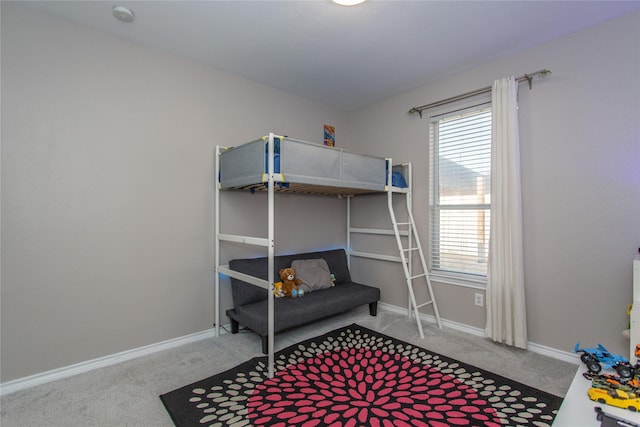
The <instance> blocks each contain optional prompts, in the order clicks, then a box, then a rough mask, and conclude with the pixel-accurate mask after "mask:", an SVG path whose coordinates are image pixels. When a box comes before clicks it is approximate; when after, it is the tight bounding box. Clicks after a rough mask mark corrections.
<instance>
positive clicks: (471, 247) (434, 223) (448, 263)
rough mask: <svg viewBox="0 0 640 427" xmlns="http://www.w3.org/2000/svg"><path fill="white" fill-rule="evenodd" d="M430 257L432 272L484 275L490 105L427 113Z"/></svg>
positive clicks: (479, 277) (479, 278)
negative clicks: (430, 114)
mask: <svg viewBox="0 0 640 427" xmlns="http://www.w3.org/2000/svg"><path fill="white" fill-rule="evenodd" d="M429 159H430V163H429V165H430V168H429V170H430V175H431V176H430V189H429V193H430V197H429V202H430V228H431V230H430V231H431V232H430V262H431V271H432V273H435V274H441V275H445V276H446V275H451V276H455V277H460V276H462V277H463V278H466V279H470V280H475V281H482V280H483V279H485V280H486V274H487V255H488V252H489V224H490V214H491V209H490V208H491V194H490V187H491V186H490V178H491V105H490V103H489V104H482V105H479V106H475V107H471V108H467V109H465V110H462V111H457V112H452V113H449V114H444V115H440V116H436V117H432V118H431V123H430V131H429Z"/></svg>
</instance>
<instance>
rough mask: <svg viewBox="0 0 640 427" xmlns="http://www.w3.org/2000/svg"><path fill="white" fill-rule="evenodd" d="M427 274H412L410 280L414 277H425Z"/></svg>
mask: <svg viewBox="0 0 640 427" xmlns="http://www.w3.org/2000/svg"><path fill="white" fill-rule="evenodd" d="M425 276H426V274H425V273H422V274H418V275H417V276H411V277H409V279H410V280H413V279H418V278H420V277H425Z"/></svg>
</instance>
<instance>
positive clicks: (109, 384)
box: [0, 307, 578, 427]
mask: <svg viewBox="0 0 640 427" xmlns="http://www.w3.org/2000/svg"><path fill="white" fill-rule="evenodd" d="M351 323H358V324H360V325H362V326H365V327H367V328H370V329H374V330H377V331H379V332H382V333H385V334H387V335H390V336H392V337H395V338H398V339H401V340H404V341H407V342H410V343H414V344H417V345H420V346H422V347H425V348H427V349H431V350H433V351H435V352H438V353H440V354H442V355H445V356H449V357H452V358H455V359H457V360H460V361H462V362H465V363H469V364H471V365H475V366H477V367H480V368H483V369H486V370H489V371H492V372H495V373H496V374H499V375H502V376H505V377H508V378H512V379H514V380H515V381H519V382H522V383H524V384H528V385H530V386H532V387H535V388H538V389H540V390H544V391H546V392H549V393H553V394H556V395H558V396H564V394H565V393H566V391H567V389H568V388H569V384H570V383H571V381H572V379H573V376H574V374H575V372H576V369H577V368H578V367H577V365H573V364H570V363H566V362H562V361H558V360H555V359H551V358H548V357H545V356H542V355H539V354H536V353H532V352H528V351H524V350H519V349H513V348H510V347H507V346H503V345H497V344H494V343H493V342H491V341H490V340H487V339H485V338H480V337H476V336H473V335H468V334H465V333H462V332H459V331H455V330H452V329H448V328H445V329H443V330H439V329H437V328H435V326H433V325H429V324H425V328H424V332H425V339H424V340H422V339H420V337H419V335H418V331H417V327H416V324H415V321H414V320H409V319H407V317H406V316H403V315H399V314H395V313H390V312H387V311H384V310H379V313H378V316H377V317H370V316H369V313H368V308H367V307H362V308H361V309H358V310H353V311H351V312H349V313H345V314H343V315H340V316H336V317H333V318H331V319H327V320H324V321H321V322H316V323H314V324H313V325H308V326H305V327H302V328H298V329H295V330H293V331H289V332H286V333H283V334H280V335H278V336H277V337H276V343H275V344H276V351H277V350H279V349H281V348H284V347H287V346H289V345H292V344H295V343H297V342H299V341H301V340H304V339H307V338H311V337H313V336H316V335H319V334H323V333H326V332H329V331H331V330H333V329H336V328H338V327H342V326H346V325H349V324H351ZM260 349H261V345H260V339H259V338H258V336H257V335H255V334H253V333H250V332H245V333H240V334H238V335H232V334H224V335H221V336H220V337H219V338H214V339H207V340H202V341H199V342H196V343H192V344H188V345H184V346H182V347H178V348H174V349H170V350H165V351H162V352H158V353H155V354H152V355H150V356H146V357H141V358H138V359H135V360H131V361H127V362H123V363H120V364H118V365H114V366H110V367H106V368H102V369H98V370H94V371H91V372H87V373H84V374H81V375H76V376H74V377H71V378H66V379H62V380H58V381H54V382H51V383H48V384H43V385H40V386H36V387H32V388H30V389H27V390H23V391H19V392H15V393H12V394H9V395H6V396H3V397H2V400H1V402H0V404H1V406H0V408H1V415H2V416H1V419H0V421H1V425H2V427H17V426H20V427H22V426H25V427H26V426H29V427H35V426H158V427H163V426H166V427H171V426H172V425H173V423H172V422H171V419H170V418H169V415H168V414H167V412H166V410H165V409H164V407H163V405H162V403H161V401H160V399H159V398H158V396H159V395H160V394H163V393H166V392H168V391H171V390H174V389H176V388H179V387H181V386H184V385H186V384H190V383H192V382H195V381H198V380H200V379H203V378H206V377H209V376H211V375H213V374H215V373H217V372H221V371H224V370H227V369H230V368H232V367H234V366H235V365H237V364H239V363H240V362H243V361H245V360H248V359H250V358H252V357H255V356H260V355H262V353H261V351H260Z"/></svg>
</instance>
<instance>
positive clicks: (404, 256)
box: [214, 133, 442, 378]
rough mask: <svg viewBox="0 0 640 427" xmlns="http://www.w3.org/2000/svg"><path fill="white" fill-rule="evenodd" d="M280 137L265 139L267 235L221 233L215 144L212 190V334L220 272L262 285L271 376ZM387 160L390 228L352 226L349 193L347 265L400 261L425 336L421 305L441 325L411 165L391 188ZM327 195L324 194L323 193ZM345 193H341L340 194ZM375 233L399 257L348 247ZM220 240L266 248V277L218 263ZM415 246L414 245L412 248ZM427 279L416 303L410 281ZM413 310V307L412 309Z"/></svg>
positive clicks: (217, 320) (217, 315)
mask: <svg viewBox="0 0 640 427" xmlns="http://www.w3.org/2000/svg"><path fill="white" fill-rule="evenodd" d="M276 138H282V137H281V136H278V135H275V134H273V133H269V135H268V136H267V137H265V140H266V141H267V153H268V159H267V171H268V173H267V181H266V182H267V193H268V196H267V200H268V202H267V237H266V238H262V237H253V236H242V235H233V234H225V233H221V232H220V191H222V190H221V188H220V187H221V185H220V155H221V154H222V152H223V151H224V150H226V148H225V147H222V146H216V151H215V179H216V184H215V186H214V187H215V192H214V203H215V208H214V210H215V219H214V234H215V235H214V264H215V271H214V299H215V301H214V307H215V320H214V322H215V335H216V336H219V335H220V274H225V275H227V276H229V277H233V278H236V279H239V280H242V281H244V282H247V283H250V284H252V285H255V286H259V287H261V288H264V289H267V291H268V292H267V300H268V303H267V309H268V319H267V322H268V340H267V341H268V342H267V345H268V376H269V377H270V378H271V377H273V376H274V362H275V361H274V294H273V288H274V281H273V277H274V273H275V271H274V257H275V225H274V222H275V221H274V220H275V193H276V188H275V182H276V178H275V176H276V175H280V174H279V173H275V172H274V170H275V169H274V151H275V149H274V147H275V142H274V141H275V139H276ZM386 161H387V175H388V176H387V181H386V182H387V185H386V186H385V190H384V191H382V192H377V193H386V194H387V196H388V197H387V206H388V209H389V213H390V216H391V221H392V224H393V229H391V230H384V229H382V230H381V229H373V228H354V227H351V198H352V197H353V195H348V196H347V197H346V198H347V251H346V252H347V262H348V266H349V268H351V256H357V257H364V258H370V259H377V260H384V261H392V262H400V263H401V264H402V266H403V270H404V273H405V278H406V281H407V285H408V289H409V304H408V310H407V312H408V315H409V316H411V313H412V311H413V313H414V315H415V317H416V322H417V325H418V330H419V332H420V336H421V337H423V338H424V335H423V331H422V324H421V320H420V317H419V311H418V309H419V308H420V307H422V306H424V305H429V304H431V305H433V309H434V314H435V317H436V322H437V325H438V327H439V328H442V324H441V321H440V315H439V313H438V308H437V305H436V302H435V298H434V296H433V290H432V287H431V282H430V280H429V275H428V272H427V267H426V261H425V259H424V254H423V253H422V248H421V246H420V243H419V239H418V235H417V230H416V228H415V222H414V220H413V214H412V199H411V189H412V176H411V175H412V174H411V164H410V163H408V164H404V165H402V166H403V167H404V168H405V171H406V173H405V179H406V181H407V185H408V186H407V188H399V187H394V186H393V185H392V169H393V168H392V162H391V158H386ZM394 193H402V194H405V195H406V207H407V211H408V216H409V221H408V222H406V223H398V222H397V221H396V218H395V213H394V211H393V194H394ZM323 194H326V193H323ZM343 194H344V193H343V192H340V196H342V195H343ZM402 226H409V228H408V229H406V230H401V229H400V227H402ZM357 233H360V234H377V235H395V237H396V242H397V245H398V249H399V253H400V256H398V257H396V256H389V255H382V254H375V253H368V252H358V251H352V250H351V235H352V234H357ZM402 237H405V238H406V239H407V241H408V245H409V246H408V247H407V248H404V247H403V245H402V241H401V238H402ZM221 242H235V243H241V244H247V245H253V246H259V247H266V248H267V258H268V262H267V278H268V279H267V280H264V279H260V278H258V277H254V276H251V275H247V274H244V273H240V272H237V271H234V270H231V269H230V268H229V266H228V265H220V243H221ZM414 245H415V247H414ZM412 251H419V254H420V258H421V262H422V268H423V272H422V273H420V274H418V275H416V276H413V275H412V270H413V265H412V262H411V259H412V257H411V256H409V255H410V253H411V252H412ZM423 277H424V278H426V282H427V288H428V291H429V295H430V298H431V300H430V301H427V302H425V303H423V304H421V305H418V304H416V299H415V295H414V292H413V285H412V281H413V280H416V279H418V278H423ZM412 309H413V310H412Z"/></svg>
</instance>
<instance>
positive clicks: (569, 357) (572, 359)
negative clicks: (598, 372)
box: [378, 302, 581, 365]
mask: <svg viewBox="0 0 640 427" xmlns="http://www.w3.org/2000/svg"><path fill="white" fill-rule="evenodd" d="M378 307H380V309H382V310H387V311H391V312H393V313H398V314H404V315H405V316H406V315H407V309H406V308H403V307H398V306H395V305H391V304H386V303H381V302H379V303H378ZM420 319H422V320H423V321H425V322H429V323H433V324H434V325H435V324H436V318H435V316H433V315H430V314H424V313H420ZM440 321H441V323H442V326H443V327H447V328H451V329H455V330H457V331H461V332H465V333H467V334H470V335H475V336H478V337H484V336H485V333H484V329H480V328H476V327H474V326H469V325H465V324H463V323H458V322H453V321H451V320H447V319H443V318H440ZM527 350H529V351H532V352H534V353H538V354H542V355H544V356H548V357H551V358H553V359H558V360H562V361H564V362H569V363H573V364H575V365H580V364H581V362H580V357H579V356H578V355H577V354H575V353H571V352H568V351H563V350H558V349H556V348H552V347H547V346H545V345H541V344H536V343H534V342H531V341H529V342H528V343H527Z"/></svg>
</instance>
